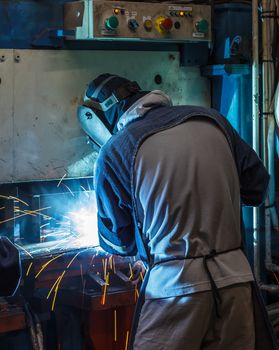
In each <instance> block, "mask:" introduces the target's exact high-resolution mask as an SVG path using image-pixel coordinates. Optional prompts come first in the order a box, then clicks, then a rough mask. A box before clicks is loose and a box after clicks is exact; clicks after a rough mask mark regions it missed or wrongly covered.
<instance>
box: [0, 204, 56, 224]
mask: <svg viewBox="0 0 279 350" xmlns="http://www.w3.org/2000/svg"><path fill="white" fill-rule="evenodd" d="M49 208H50V207H46V208H41V209H36V210H32V211H31V210H28V212H25V213H24V214H20V215H15V216H13V217H11V218H9V219H6V220H3V221H0V224H4V223H5V222H8V221H11V220H14V219H18V218H21V217H22V216H26V215H30V213H36V214H38V215H43V216H46V215H45V214H42V213H40V211H42V210H46V209H49Z"/></svg>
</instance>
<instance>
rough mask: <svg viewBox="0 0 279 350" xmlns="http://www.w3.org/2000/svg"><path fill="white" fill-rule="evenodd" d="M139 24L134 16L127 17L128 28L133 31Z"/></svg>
mask: <svg viewBox="0 0 279 350" xmlns="http://www.w3.org/2000/svg"><path fill="white" fill-rule="evenodd" d="M138 26H139V24H138V22H137V20H136V19H135V18H132V19H129V21H128V28H129V29H130V30H132V31H133V32H135V31H136V30H137V28H138Z"/></svg>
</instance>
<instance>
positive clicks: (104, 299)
mask: <svg viewBox="0 0 279 350" xmlns="http://www.w3.org/2000/svg"><path fill="white" fill-rule="evenodd" d="M107 286H109V272H108V274H107V276H106V283H105V286H104V292H103V296H102V301H101V304H102V305H105V303H106V294H107Z"/></svg>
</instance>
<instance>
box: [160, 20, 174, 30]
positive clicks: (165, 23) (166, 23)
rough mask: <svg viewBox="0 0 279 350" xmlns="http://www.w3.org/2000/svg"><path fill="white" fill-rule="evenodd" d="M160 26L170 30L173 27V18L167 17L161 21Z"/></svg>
mask: <svg viewBox="0 0 279 350" xmlns="http://www.w3.org/2000/svg"><path fill="white" fill-rule="evenodd" d="M160 27H161V29H162V30H165V31H167V32H168V31H170V30H171V28H172V20H171V19H170V18H165V19H164V20H163V21H162V22H161V23H160Z"/></svg>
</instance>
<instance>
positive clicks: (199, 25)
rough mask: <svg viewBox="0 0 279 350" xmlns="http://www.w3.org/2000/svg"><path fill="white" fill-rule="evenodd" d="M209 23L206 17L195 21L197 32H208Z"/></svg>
mask: <svg viewBox="0 0 279 350" xmlns="http://www.w3.org/2000/svg"><path fill="white" fill-rule="evenodd" d="M208 28H209V24H208V22H207V20H206V19H201V20H200V21H198V22H196V29H197V31H198V32H199V33H205V34H206V33H208Z"/></svg>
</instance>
